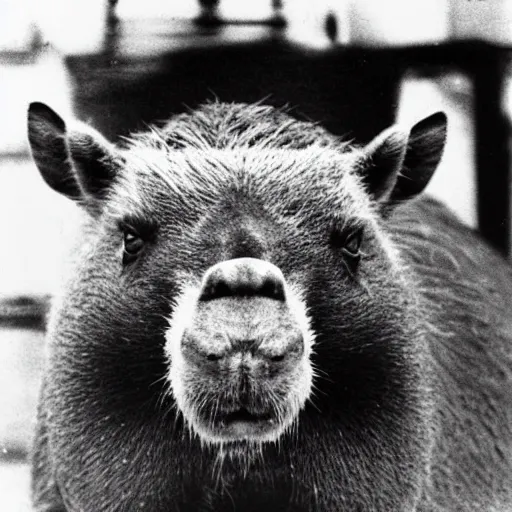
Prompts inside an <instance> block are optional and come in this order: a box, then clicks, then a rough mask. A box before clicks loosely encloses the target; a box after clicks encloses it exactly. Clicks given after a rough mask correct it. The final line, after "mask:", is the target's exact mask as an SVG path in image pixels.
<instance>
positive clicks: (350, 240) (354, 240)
mask: <svg viewBox="0 0 512 512" xmlns="http://www.w3.org/2000/svg"><path fill="white" fill-rule="evenodd" d="M362 240H363V231H362V230H361V229H359V230H357V231H355V232H353V233H351V234H350V235H348V237H347V238H346V240H345V243H344V245H343V247H342V249H343V252H344V253H345V254H346V255H347V256H350V257H353V258H356V257H359V256H360V255H361V252H360V248H361V242H362Z"/></svg>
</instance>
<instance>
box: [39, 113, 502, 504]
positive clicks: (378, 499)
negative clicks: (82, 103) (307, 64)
mask: <svg viewBox="0 0 512 512" xmlns="http://www.w3.org/2000/svg"><path fill="white" fill-rule="evenodd" d="M445 128H446V120H445V117H444V115H442V114H434V115H433V116H431V117H429V118H427V119H425V120H423V121H421V122H420V123H418V124H417V125H415V126H414V127H412V128H411V129H410V130H403V129H401V128H399V127H392V128H390V129H389V130H386V131H385V132H383V133H382V134H381V135H380V136H378V137H377V138H376V139H375V140H374V141H372V142H371V143H370V144H368V145H367V146H366V147H357V146H354V145H351V144H348V143H346V142H342V141H340V140H339V139H338V138H336V137H334V136H332V135H330V134H329V133H327V132H326V131H324V130H323V129H322V128H321V127H320V126H317V125H314V124H312V123H306V122H299V121H297V120H294V119H293V118H291V117H290V116H289V115H288V114H286V113H284V112H281V111H278V110H276V109H274V108H271V107H264V106H261V105H238V104H237V105H230V104H222V103H211V104H207V105H204V106H203V107H201V108H200V109H199V110H197V111H193V112H190V113H188V114H182V115H179V116H176V117H174V118H171V120H170V121H169V122H168V123H167V124H166V125H164V126H162V127H160V128H157V127H153V128H152V129H151V130H149V131H148V132H147V133H144V134H139V135H135V136H133V137H132V138H131V139H128V140H126V141H125V144H124V145H123V146H122V147H116V146H114V145H111V144H110V143H108V142H107V141H105V140H104V139H103V138H102V137H100V136H99V135H97V134H94V132H93V131H91V129H90V128H87V129H86V130H84V129H82V128H81V127H80V125H79V124H77V125H75V126H72V127H71V128H68V127H67V126H66V124H65V123H64V122H63V121H62V120H61V119H60V118H59V117H58V116H57V114H55V113H54V112H53V111H51V109H49V108H48V107H46V106H44V105H42V104H32V106H31V108H30V110H29V140H30V143H31V146H32V150H33V155H34V159H35V161H36V163H37V165H38V167H39V169H40V171H41V173H42V174H43V177H44V178H45V180H46V181H47V182H48V184H49V185H50V186H52V187H53V188H54V189H55V190H57V191H58V192H60V193H63V194H65V195H67V196H68V197H70V198H71V199H73V200H75V201H77V202H78V203H79V204H80V205H81V206H82V208H83V209H84V210H85V211H86V212H87V214H88V219H89V220H88V222H87V226H86V227H85V229H84V232H83V240H82V244H81V247H80V251H79V253H78V255H77V256H76V264H75V269H74V272H73V273H72V275H70V277H69V278H68V279H67V282H66V285H65V287H64V288H63V290H62V294H61V296H59V297H58V298H57V299H56V300H55V304H54V307H53V312H52V316H51V321H50V325H49V328H48V354H49V355H48V364H47V369H46V374H45V379H44V383H43V389H42V392H41V400H40V407H39V419H38V430H37V433H36V439H35V444H34V452H33V466H32V467H33V469H32V476H33V479H32V488H33V500H34V505H35V509H36V510H37V511H38V512H43V511H45V512H65V511H67V512H78V511H85V510H95V511H96V512H114V511H128V510H147V511H151V512H163V511H171V510H172V511H205V512H206V511H224V510H241V511H244V512H251V511H261V510H268V511H269V512H270V511H276V512H277V511H285V510H289V511H299V512H300V511H303V512H305V511H319V512H356V511H357V512H369V511H378V512H381V511H392V512H448V511H450V512H452V511H461V512H466V511H467V512H473V511H477V510H478V511H486V512H505V511H506V510H508V509H509V508H512V497H511V490H510V489H511V487H512V486H511V484H512V482H511V476H512V450H511V449H512V418H511V415H512V403H511V401H512V393H511V391H512V389H511V378H512V359H511V354H512V351H511V341H512V311H511V308H510V303H511V300H512V270H511V268H510V266H509V265H508V264H507V263H506V262H505V261H504V260H503V259H502V258H501V257H500V256H499V255H497V254H495V253H494V252H493V251H492V250H491V249H489V248H488V247H487V246H486V245H485V244H484V243H483V242H482V241H481V240H480V239H479V238H478V236H477V235H476V234H475V233H474V232H472V231H471V230H469V229H467V228H465V227H464V226H462V225H461V224H460V223H459V221H458V220H457V219H456V218H455V217H454V216H453V215H452V214H451V213H450V212H449V211H448V210H447V209H446V208H445V207H443V206H442V205H440V204H439V203H438V202H436V201H434V200H431V199H428V198H417V199H414V197H415V196H417V195H418V194H419V193H420V192H421V191H422V190H423V188H424V186H425V185H426V184H427V183H428V180H429V179H430V177H431V175H432V173H433V172H434V170H435V168H436V166H437V164H438V162H439V159H440V158H441V154H442V148H443V145H444V139H445ZM410 199H412V200H411V201H409V200H410ZM257 262H260V263H257ZM261 262H263V263H261ZM212 269H214V270H215V269H220V270H219V272H218V273H217V274H215V275H216V276H217V277H216V279H217V281H215V282H214V280H213V278H211V276H212V275H214V274H213V271H212ZM276 269H277V270H276ZM219 276H220V277H219ZM269 276H270V277H269ZM269 282H270V284H271V285H272V287H273V288H272V290H273V291H272V292H269V291H268V289H269V288H268V286H267V284H268V283H269ZM212 283H213V284H212ZM219 283H220V284H219ZM221 285H222V286H221ZM209 287H210V288H211V289H213V290H214V291H213V292H211V290H210V288H209ZM209 290H210V291H209ZM219 290H220V291H219ZM237 290H238V291H237ZM239 290H244V291H243V293H242V292H240V291H239ZM275 290H282V291H279V292H276V291H275ZM207 292H208V293H207ZM212 293H213V295H212ZM233 414H235V416H230V415H233ZM230 417H231V418H232V417H236V418H237V420H236V421H231V423H230V422H229V418H230ZM218 418H221V420H219V421H217V419H218ZM255 418H256V419H255Z"/></svg>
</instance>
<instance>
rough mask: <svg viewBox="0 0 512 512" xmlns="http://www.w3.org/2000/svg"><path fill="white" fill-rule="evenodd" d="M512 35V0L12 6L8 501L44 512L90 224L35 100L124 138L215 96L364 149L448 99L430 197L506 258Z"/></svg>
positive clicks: (2, 283)
mask: <svg viewBox="0 0 512 512" xmlns="http://www.w3.org/2000/svg"><path fill="white" fill-rule="evenodd" d="M511 42H512V2H510V1H507V0H388V1H386V2H382V1H381V0H315V1H314V2H313V1H310V0H309V1H308V0H289V1H284V0H283V1H279V0H252V1H251V2H241V1H239V0H225V1H215V0H201V1H193V0H190V1H186V0H180V1H172V0H144V1H140V0H117V1H116V0H110V1H109V0H87V1H78V0H0V233H2V237H1V240H2V245H1V246H0V247H1V250H0V390H1V391H0V509H1V510H6V511H15V512H23V511H28V510H30V507H29V491H28V486H29V484H28V481H29V480H28V466H27V452H28V450H29V447H30V440H31V436H32V431H33V427H34V417H35V408H36V400H37V393H38V387H39V382H40V375H41V368H42V364H43V361H44V342H43V336H44V317H45V313H46V311H47V305H48V300H49V299H50V298H51V296H52V294H53V293H54V291H55V290H56V289H57V287H58V286H59V280H60V276H61V275H62V272H63V267H64V264H65V261H66V254H67V252H68V251H69V247H70V241H71V240H72V239H73V235H74V233H75V228H76V226H77V223H78V222H79V220H80V219H79V212H78V211H77V209H76V207H75V206H74V205H73V204H72V203H71V202H70V201H67V200H66V199H63V198H62V197H60V196H58V195H57V194H56V193H54V192H52V191H51V190H50V189H49V188H48V187H47V186H46V185H44V184H43V181H42V179H41V178H40V176H39V174H38V172H37V170H36V168H35V166H34V164H33V163H32V162H31V160H30V154H29V149H28V145H27V140H26V111H27V106H28V103H29V102H31V101H43V102H45V103H47V104H49V105H50V106H51V107H52V108H53V109H55V110H56V111H57V112H59V113H60V115H61V116H62V117H64V118H69V117H71V116H74V117H78V118H79V119H81V120H84V121H86V122H89V123H91V124H92V125H93V126H95V127H96V128H97V129H99V130H100V131H102V132H103V133H104V135H105V136H106V137H107V138H109V139H110V140H112V141H115V140H116V139H117V138H118V137H119V136H122V135H126V134H128V133H130V132H133V131H136V130H140V129H144V127H145V124H146V123H150V122H155V121H162V120H164V119H165V118H166V117H169V116H170V115H171V114H173V113H178V112H182V111H184V110H185V109H186V108H188V107H195V106H197V105H198V104H200V103H202V102H204V101H205V100H211V99H213V98H218V99H220V100H224V101H244V102H252V101H259V100H264V102H265V103H269V104H273V105H276V106H283V105H289V106H291V107H292V108H293V112H294V113H295V115H297V116H300V117H302V118H305V119H311V120H314V121H318V122H321V123H323V124H324V125H325V126H326V127H327V128H328V129H329V130H331V131H332V132H333V133H336V134H339V135H347V136H348V137H349V138H353V139H355V140H356V141H359V142H361V143H364V142H367V141H368V140H370V139H371V138H372V137H373V136H375V135H376V134H377V133H378V132H379V131H381V130H382V129H384V128H385V127H387V126H388V125H390V124H392V123H393V122H400V123H405V124H413V123H414V122H416V121H418V120H420V119H421V118H422V117H424V116H426V115H429V114H431V113H433V112H435V111H437V110H444V111H446V112H447V114H448V117H449V131H448V145H447V149H446V152H445V155H444V158H443V161H442V164H441V167H440V169H439V170H438V172H437V174H436V175H435V177H434V179H433V180H432V182H431V184H430V185H429V189H428V191H429V192H430V193H431V194H433V195H435V196H437V197H439V198H440V199H442V200H443V201H445V202H446V203H447V204H448V205H449V206H450V207H451V208H452V209H453V210H455V211H456V212H457V214H458V215H459V217H460V218H461V219H462V220H463V222H465V223H466V224H468V225H469V226H471V227H474V228H477V229H479V230H480V231H481V232H482V234H483V235H484V236H485V237H486V238H487V239H488V240H489V242H490V243H491V244H493V245H494V246H495V247H496V248H497V249H498V250H500V251H501V252H503V253H504V254H508V251H509V247H510V239H511V235H510V232H511V230H510V206H509V198H510V180H509V169H510V162H509V157H510V155H509V153H510V152H509V147H510V129H509V125H510V115H511V112H512V86H511V84H512V81H511V79H510V78H511V76H512V73H511V72H510V65H509V55H510V52H509V47H510V44H511Z"/></svg>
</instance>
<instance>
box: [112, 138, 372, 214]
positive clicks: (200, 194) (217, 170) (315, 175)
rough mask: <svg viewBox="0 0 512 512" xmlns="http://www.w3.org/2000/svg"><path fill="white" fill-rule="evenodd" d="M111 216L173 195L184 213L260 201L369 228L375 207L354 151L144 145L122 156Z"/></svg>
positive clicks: (137, 210) (272, 208)
mask: <svg viewBox="0 0 512 512" xmlns="http://www.w3.org/2000/svg"><path fill="white" fill-rule="evenodd" d="M124 160H125V164H124V169H123V171H122V172H121V174H120V176H119V177H118V179H117V180H116V186H115V187H114V191H113V194H112V195H111V197H110V201H109V211H110V213H112V214H113V215H115V216H117V217H120V216H123V215H127V214H128V215H130V214H131V215H137V214H139V215H140V214H142V212H143V211H144V208H145V206H146V207H147V206H149V207H151V206H150V205H151V204H152V202H153V204H154V198H153V196H154V195H155V193H158V194H159V195H160V197H162V193H163V194H164V195H165V194H166V193H168V196H169V200H170V201H173V202H176V201H179V202H180V203H181V204H182V205H183V206H184V207H185V208H187V207H190V208H194V209H198V210H205V209H207V208H208V206H211V205H213V204H215V203H218V202H220V201H222V200H229V195H230V194H240V195H243V197H246V198H248V199H249V200H250V199H254V200H255V201H260V202H262V203H263V204H264V205H265V207H266V209H267V210H268V211H271V212H272V211H275V212H276V213H278V212H279V209H281V210H282V208H283V207H284V206H286V204H287V203H290V202H294V201H295V202H296V201H299V203H300V201H301V200H303V201H308V202H310V203H311V202H313V203H314V210H315V211H321V212H322V214H324V215H328V216H329V217H331V218H333V219H338V218H339V219H340V220H343V219H344V218H347V217H351V218H353V220H354V221H358V220H359V221H361V222H363V221H366V222H372V221H373V220H374V219H375V212H374V208H373V206H372V204H371V201H370V199H369V197H368V196H367V194H366V193H365V191H364V189H363V186H362V183H361V180H360V178H359V176H358V175H357V173H356V169H357V166H358V165H359V162H360V161H361V152H360V151H359V150H357V149H352V150H350V151H345V152H343V153H341V154H340V153H339V152H338V151H336V150H333V149H328V148H325V147H322V146H318V145H312V146H310V147H308V148H307V149H299V150H291V149H263V148H259V149H253V148H251V149H247V148H245V149H240V150H233V149H214V148H210V149H209V150H208V151H203V150H197V149H189V150H187V151H176V152H165V151H161V150H157V149H156V148H153V147H147V146H142V147H140V148H137V150H136V151H135V150H134V149H132V150H130V151H127V152H125V154H124Z"/></svg>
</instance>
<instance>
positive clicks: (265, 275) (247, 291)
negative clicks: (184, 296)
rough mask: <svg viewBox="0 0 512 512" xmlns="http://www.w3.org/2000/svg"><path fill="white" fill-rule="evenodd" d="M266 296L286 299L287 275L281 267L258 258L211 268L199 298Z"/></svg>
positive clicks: (202, 285)
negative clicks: (285, 282)
mask: <svg viewBox="0 0 512 512" xmlns="http://www.w3.org/2000/svg"><path fill="white" fill-rule="evenodd" d="M252 296H257V297H267V298H269V299H275V300H279V301H283V302H284V300H285V292H284V277H283V274H282V272H281V271H280V270H279V268H278V267H276V266H275V265H273V264H272V263H270V262H268V261H263V260H260V259H256V258H236V259H232V260H227V261H222V262H220V263H217V264H216V265H214V266H212V267H210V268H209V269H208V271H207V272H206V274H205V276H204V278H203V282H202V284H201V294H200V297H199V300H202V301H208V300H214V299H220V298H222V297H252Z"/></svg>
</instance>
